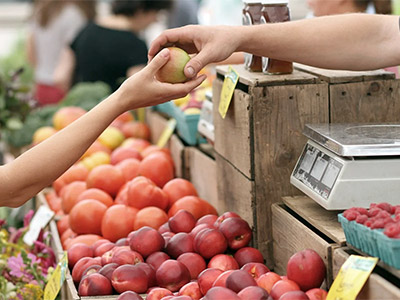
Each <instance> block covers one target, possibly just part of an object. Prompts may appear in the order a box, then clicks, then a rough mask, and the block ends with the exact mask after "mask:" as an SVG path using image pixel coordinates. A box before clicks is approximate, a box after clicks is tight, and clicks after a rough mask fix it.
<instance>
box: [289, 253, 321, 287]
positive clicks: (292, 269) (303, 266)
mask: <svg viewBox="0 0 400 300" xmlns="http://www.w3.org/2000/svg"><path fill="white" fill-rule="evenodd" d="M286 270H287V271H286V272H287V274H286V275H287V277H288V279H290V280H293V281H295V282H296V283H297V284H298V285H299V286H300V289H301V290H302V291H304V292H305V291H308V290H310V289H312V288H319V287H320V286H321V284H322V282H323V281H324V279H325V274H326V268H325V264H324V261H323V260H322V258H321V257H320V256H319V254H318V253H317V252H315V251H314V250H312V249H305V250H302V251H300V252H297V253H295V254H293V255H292V256H291V257H290V258H289V261H288V263H287V267H286Z"/></svg>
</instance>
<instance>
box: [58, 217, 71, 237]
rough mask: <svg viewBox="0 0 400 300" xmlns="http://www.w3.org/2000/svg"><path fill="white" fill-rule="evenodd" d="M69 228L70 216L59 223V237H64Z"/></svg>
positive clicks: (62, 218)
mask: <svg viewBox="0 0 400 300" xmlns="http://www.w3.org/2000/svg"><path fill="white" fill-rule="evenodd" d="M68 228H69V215H64V216H63V217H61V219H60V220H58V222H57V230H58V235H59V236H62V234H63V233H64V232H65V231H66V230H67V229H68Z"/></svg>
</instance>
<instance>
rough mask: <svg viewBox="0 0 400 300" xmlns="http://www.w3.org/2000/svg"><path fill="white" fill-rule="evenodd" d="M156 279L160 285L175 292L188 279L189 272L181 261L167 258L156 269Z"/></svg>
mask: <svg viewBox="0 0 400 300" xmlns="http://www.w3.org/2000/svg"><path fill="white" fill-rule="evenodd" d="M156 279H157V283H158V285H159V286H160V287H163V288H166V289H168V290H170V291H171V292H176V291H178V290H179V289H180V288H181V287H182V286H184V285H185V284H186V283H188V282H189V281H190V273H189V270H188V269H187V268H186V266H185V265H184V264H183V263H181V262H179V261H177V260H172V259H169V260H166V261H165V262H163V263H162V264H161V266H160V267H159V268H158V269H157V271H156Z"/></svg>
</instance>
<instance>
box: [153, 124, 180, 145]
mask: <svg viewBox="0 0 400 300" xmlns="http://www.w3.org/2000/svg"><path fill="white" fill-rule="evenodd" d="M175 127H176V120H175V119H170V120H169V121H168V123H167V126H165V128H164V131H163V132H162V134H161V136H160V138H159V139H158V142H157V146H158V147H160V148H163V147H164V146H165V145H166V144H167V143H168V140H169V139H170V137H171V135H172V134H173V133H174V130H175Z"/></svg>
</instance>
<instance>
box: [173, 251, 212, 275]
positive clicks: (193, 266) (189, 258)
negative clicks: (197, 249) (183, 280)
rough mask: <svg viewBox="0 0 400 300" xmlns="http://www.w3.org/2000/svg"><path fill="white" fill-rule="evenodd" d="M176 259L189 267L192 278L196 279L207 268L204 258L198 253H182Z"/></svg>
mask: <svg viewBox="0 0 400 300" xmlns="http://www.w3.org/2000/svg"><path fill="white" fill-rule="evenodd" d="M176 260H177V261H179V262H181V263H183V264H184V265H185V266H186V268H188V270H189V273H190V277H191V279H196V278H197V277H198V276H199V274H200V273H201V272H202V271H203V270H204V269H205V268H206V262H205V260H204V258H203V257H202V256H201V255H200V254H198V253H193V252H188V253H182V254H181V255H179V256H178V258H177V259H176Z"/></svg>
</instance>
